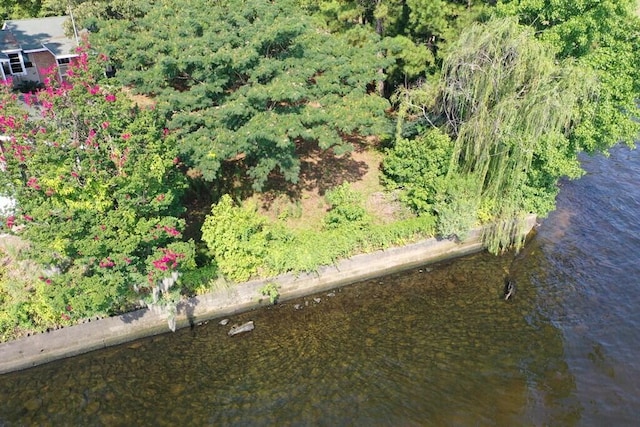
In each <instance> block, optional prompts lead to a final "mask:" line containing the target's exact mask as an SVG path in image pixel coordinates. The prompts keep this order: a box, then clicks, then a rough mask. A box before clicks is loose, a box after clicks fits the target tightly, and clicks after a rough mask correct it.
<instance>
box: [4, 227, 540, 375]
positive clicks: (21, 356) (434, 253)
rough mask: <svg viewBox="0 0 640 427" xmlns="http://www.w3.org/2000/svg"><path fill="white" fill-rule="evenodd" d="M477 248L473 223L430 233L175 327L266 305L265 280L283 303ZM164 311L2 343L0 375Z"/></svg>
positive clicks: (201, 305)
mask: <svg viewBox="0 0 640 427" xmlns="http://www.w3.org/2000/svg"><path fill="white" fill-rule="evenodd" d="M536 223H537V219H536V216H535V215H530V216H528V217H527V218H526V227H525V230H526V234H529V233H530V232H531V230H532V229H533V228H534V227H535V225H536ZM482 250H484V246H483V245H482V228H476V229H473V230H472V231H470V232H469V236H468V237H467V238H466V239H465V240H463V241H461V242H455V241H453V240H450V239H446V240H444V239H443V240H438V239H436V238H431V239H427V240H423V241H420V242H417V243H413V244H410V245H407V246H401V247H394V248H389V249H386V250H380V251H376V252H372V253H368V254H361V255H356V256H353V257H351V258H348V259H344V260H341V261H339V262H337V263H336V264H335V265H331V266H324V267H321V268H319V269H318V271H317V272H314V273H303V274H297V275H296V274H291V273H287V274H283V275H280V276H276V277H272V278H267V279H259V280H251V281H249V282H243V283H239V284H236V285H233V286H232V287H229V288H224V289H219V290H217V291H215V292H212V293H209V294H204V295H198V296H196V297H192V298H189V299H187V300H185V301H181V302H180V303H179V304H178V306H177V314H176V316H175V321H176V329H179V328H184V327H188V326H192V325H194V324H197V323H200V322H204V321H207V320H211V319H215V318H220V317H224V316H230V315H233V314H237V313H240V312H246V311H249V310H253V309H256V308H260V307H264V306H267V305H269V298H268V297H265V296H263V295H261V293H260V289H261V288H263V287H264V286H265V285H266V284H268V283H274V284H276V285H277V288H278V293H279V298H278V300H279V301H282V302H284V301H287V300H291V299H295V298H299V297H302V296H306V295H311V294H315V293H317V292H323V291H327V290H330V289H335V288H338V287H340V286H344V285H348V284H350V283H355V282H359V281H362V280H368V279H371V278H374V277H379V276H385V275H388V274H392V273H395V272H399V271H402V270H406V269H409V268H412V267H417V266H420V265H425V264H430V263H436V262H439V261H444V260H447V259H454V258H458V257H461V256H464V255H469V254H472V253H476V252H480V251H482ZM168 316H169V315H168V313H165V312H162V313H158V312H154V311H152V310H149V309H146V308H145V309H141V310H137V311H133V312H131V313H126V314H123V315H120V316H114V317H108V318H104V319H99V320H94V321H89V322H87V323H82V324H79V325H74V326H68V327H66V328H62V329H57V330H53V331H50V332H43V333H40V334H36V335H32V336H28V337H23V338H19V339H17V340H13V341H8V342H6V343H1V344H0V374H5V373H9V372H13V371H19V370H23V369H28V368H32V367H35V366H38V365H42V364H45V363H48V362H52V361H54V360H58V359H63V358H67V357H72V356H76V355H79V354H83V353H88V352H90V351H93V350H98V349H102V348H106V347H110V346H114V345H118V344H123V343H126V342H129V341H133V340H136V339H139V338H144V337H148V336H153V335H159V334H162V333H166V332H169V331H170V330H169V328H168V326H167V319H168Z"/></svg>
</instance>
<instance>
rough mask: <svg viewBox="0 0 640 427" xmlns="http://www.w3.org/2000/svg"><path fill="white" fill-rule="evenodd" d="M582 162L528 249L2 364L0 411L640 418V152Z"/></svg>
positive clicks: (112, 417) (305, 421)
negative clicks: (5, 370)
mask: <svg viewBox="0 0 640 427" xmlns="http://www.w3.org/2000/svg"><path fill="white" fill-rule="evenodd" d="M584 164H585V167H586V169H587V170H588V174H587V175H586V176H585V177H583V178H581V179H580V180H578V181H573V182H564V183H563V185H562V190H561V193H560V196H559V199H558V209H557V211H555V212H554V213H552V214H551V215H550V216H549V217H548V218H547V219H545V220H544V221H543V223H542V226H541V227H539V228H538V232H537V234H536V235H535V237H534V238H533V239H532V240H531V242H530V243H529V244H528V245H527V246H526V248H525V249H524V250H522V251H521V252H520V253H519V254H517V255H515V254H509V255H505V256H502V257H494V256H491V255H488V254H478V255H474V256H469V257H465V258H461V259H458V260H455V261H450V262H447V263H443V264H437V265H430V266H424V267H422V268H418V269H414V270H410V271H407V272H404V273H401V274H397V275H393V276H389V277H383V278H380V279H376V280H372V281H368V282H364V283H358V284H354V285H352V286H347V287H343V288H340V289H337V290H335V291H334V292H333V293H327V292H325V293H323V294H320V295H315V296H311V297H307V298H304V299H301V300H297V301H292V302H287V303H282V304H278V305H276V306H274V307H271V308H269V309H262V310H258V311H253V312H249V313H244V314H242V315H237V316H234V317H233V318H232V319H231V323H241V322H244V321H247V320H253V321H254V322H255V325H256V329H255V330H254V331H253V332H250V333H247V334H245V335H241V336H237V337H233V338H230V337H228V336H227V331H228V329H229V326H224V327H223V326H220V325H219V324H218V323H217V321H211V322H209V323H208V324H207V325H202V326H196V327H195V328H193V329H185V330H181V331H178V332H176V333H168V334H166V335H162V336H157V337H153V338H148V339H144V340H140V341H136V342H134V343H129V344H126V345H122V346H119V347H114V348H110V349H107V350H102V351H98V352H93V353H90V354H87V355H83V356H79V357H75V358H71V359H66V360H61V361H58V362H54V363H50V364H48V365H44V366H40V367H37V368H34V369H30V370H27V371H23V372H17V373H11V374H7V375H3V376H0V425H34V424H35V425H53V426H57V425H83V426H84V425H123V426H131V425H172V426H173V425H216V426H218V425H242V426H244V425H278V426H281V425H326V426H337V425H365V426H372V425H389V426H412V425H416V426H417V425H434V426H442V425H460V426H466V425H562V426H568V425H593V426H601V425H605V424H604V423H606V422H609V423H610V425H616V426H619V425H637V423H638V420H640V362H639V358H638V355H639V354H640V352H639V350H640V311H639V310H638V307H640V304H639V303H640V263H639V262H638V261H639V258H640V255H639V254H640V238H639V237H638V236H639V235H640V154H639V153H638V151H629V150H627V149H624V148H619V149H615V150H614V151H613V154H612V156H611V157H610V158H609V159H605V158H602V157H596V158H586V159H584ZM507 272H509V274H510V275H511V276H512V277H513V278H515V280H516V282H517V285H518V292H517V294H516V296H515V297H514V298H513V299H512V300H509V301H506V302H505V301H504V300H503V299H502V298H501V295H502V286H503V279H504V277H505V275H506V274H507ZM314 298H315V300H314ZM318 301H319V302H318ZM296 305H299V306H298V307H297V308H296ZM0 357H1V355H0Z"/></svg>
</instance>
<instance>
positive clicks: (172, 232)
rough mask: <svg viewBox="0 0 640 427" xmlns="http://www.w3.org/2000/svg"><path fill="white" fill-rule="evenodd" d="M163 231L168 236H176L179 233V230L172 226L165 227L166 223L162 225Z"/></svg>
mask: <svg viewBox="0 0 640 427" xmlns="http://www.w3.org/2000/svg"><path fill="white" fill-rule="evenodd" d="M164 231H165V232H166V233H167V234H168V235H170V236H174V237H176V236H179V235H180V232H179V231H178V230H176V229H175V228H173V227H167V226H166V225H165V226H164Z"/></svg>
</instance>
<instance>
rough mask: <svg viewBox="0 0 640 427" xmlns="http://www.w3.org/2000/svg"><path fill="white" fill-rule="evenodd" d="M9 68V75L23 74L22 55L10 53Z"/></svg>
mask: <svg viewBox="0 0 640 427" xmlns="http://www.w3.org/2000/svg"><path fill="white" fill-rule="evenodd" d="M8 56H9V66H10V67H11V74H14V75H15V74H25V73H26V70H25V69H24V62H23V61H22V55H21V54H19V53H10V54H9V55H8Z"/></svg>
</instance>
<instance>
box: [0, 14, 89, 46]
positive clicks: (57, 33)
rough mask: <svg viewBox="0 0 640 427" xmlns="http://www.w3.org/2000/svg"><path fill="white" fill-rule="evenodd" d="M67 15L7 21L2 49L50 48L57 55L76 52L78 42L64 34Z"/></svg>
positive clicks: (1, 38) (4, 27)
mask: <svg viewBox="0 0 640 427" xmlns="http://www.w3.org/2000/svg"><path fill="white" fill-rule="evenodd" d="M67 19H68V17H67V16H52V17H49V18H32V19H14V20H10V21H5V23H4V26H3V31H2V32H1V33H2V35H1V36H0V50H13V49H22V50H26V51H29V50H41V49H43V48H47V49H49V50H50V51H51V52H52V53H53V54H54V55H55V56H65V55H72V54H75V53H76V51H75V49H76V47H77V46H78V43H77V42H76V40H75V39H74V38H69V37H67V36H66V35H65V34H64V22H65V21H66V20H67Z"/></svg>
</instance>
